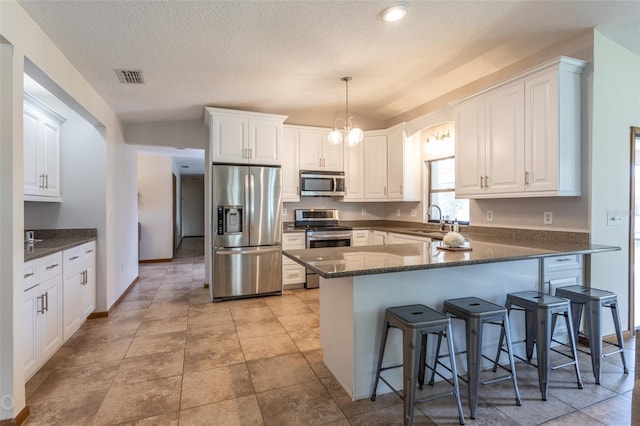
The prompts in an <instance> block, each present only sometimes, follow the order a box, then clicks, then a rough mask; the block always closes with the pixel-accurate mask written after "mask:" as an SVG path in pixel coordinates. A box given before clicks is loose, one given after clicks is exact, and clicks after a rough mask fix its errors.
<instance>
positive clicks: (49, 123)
mask: <svg viewBox="0 0 640 426" xmlns="http://www.w3.org/2000/svg"><path fill="white" fill-rule="evenodd" d="M63 121H64V119H63V118H62V117H60V116H59V115H57V114H56V113H55V112H53V111H51V110H50V109H49V108H47V107H46V106H44V105H42V104H40V103H39V102H38V101H37V100H35V99H34V98H32V97H31V96H30V95H28V94H26V93H25V94H24V114H23V144H24V199H25V200H26V201H53V202H59V201H60V126H61V123H62V122H63Z"/></svg>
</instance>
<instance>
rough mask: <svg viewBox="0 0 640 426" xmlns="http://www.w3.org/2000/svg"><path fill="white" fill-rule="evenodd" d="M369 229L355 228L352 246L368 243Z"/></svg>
mask: <svg viewBox="0 0 640 426" xmlns="http://www.w3.org/2000/svg"><path fill="white" fill-rule="evenodd" d="M369 244H370V243H369V230H368V229H364V230H363V229H357V230H355V231H353V242H352V245H354V246H367V245H369Z"/></svg>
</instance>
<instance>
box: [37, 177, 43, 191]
mask: <svg viewBox="0 0 640 426" xmlns="http://www.w3.org/2000/svg"><path fill="white" fill-rule="evenodd" d="M38 179H39V180H40V185H38V186H39V187H40V189H44V175H40V176H38Z"/></svg>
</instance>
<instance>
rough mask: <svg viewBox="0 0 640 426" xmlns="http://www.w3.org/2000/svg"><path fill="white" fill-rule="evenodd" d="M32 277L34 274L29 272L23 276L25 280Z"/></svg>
mask: <svg viewBox="0 0 640 426" xmlns="http://www.w3.org/2000/svg"><path fill="white" fill-rule="evenodd" d="M34 275H35V274H34V273H33V272H30V273H28V274H24V277H25V278H29V277H32V276H34Z"/></svg>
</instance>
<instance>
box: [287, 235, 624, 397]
mask: <svg viewBox="0 0 640 426" xmlns="http://www.w3.org/2000/svg"><path fill="white" fill-rule="evenodd" d="M441 244H442V242H440V241H438V242H435V241H434V242H425V243H414V244H398V245H382V246H364V247H334V248H327V249H307V250H288V251H285V252H284V253H285V254H286V255H287V256H288V257H290V258H291V259H293V260H295V261H296V262H298V263H300V264H302V265H304V266H305V267H307V268H310V269H312V270H313V271H315V272H316V273H318V275H320V277H321V279H320V342H321V344H322V348H323V353H324V355H323V356H324V358H323V360H324V363H325V364H326V366H327V367H328V368H329V370H331V372H332V373H333V374H334V376H335V377H336V378H337V380H338V381H339V382H340V383H341V384H342V386H343V387H344V388H345V390H346V391H347V393H348V394H349V395H350V396H351V398H352V399H354V400H358V399H364V398H368V397H369V395H370V393H371V387H372V385H373V377H374V373H375V366H376V361H377V353H378V345H379V341H380V336H381V333H382V319H383V316H384V310H385V309H386V308H388V307H391V306H399V305H408V304H414V303H421V304H425V305H427V306H430V307H433V308H435V309H438V310H439V309H441V308H442V304H443V301H444V300H446V299H450V298H456V297H469V296H475V297H480V298H483V299H486V300H489V301H491V302H494V303H498V304H500V305H502V304H504V301H505V297H506V294H507V293H511V292H515V291H525V290H545V291H548V289H549V288H548V287H549V286H545V284H544V268H545V260H549V259H553V258H556V257H559V256H577V257H579V256H583V257H584V258H585V259H584V260H585V262H586V263H587V264H588V263H589V257H590V256H591V255H592V254H595V253H605V252H612V251H617V250H620V248H619V247H615V246H605V245H596V244H590V243H579V242H548V241H547V242H540V241H536V242H531V243H524V242H518V243H517V244H516V243H513V242H509V243H508V244H505V243H503V242H500V243H497V242H492V241H480V240H473V241H471V242H467V243H466V244H467V246H468V248H469V249H470V250H468V251H447V250H443V249H442V248H438V247H439V246H440V245H441ZM603 256H606V254H603ZM588 281H589V280H588V276H587V277H586V278H585V283H586V284H585V285H588V284H589V282H588ZM600 287H603V285H600ZM554 290H555V289H554ZM511 317H512V321H511V332H512V337H513V339H514V341H515V340H521V339H522V338H523V337H524V318H523V317H522V314H517V313H513V314H512V315H511ZM495 328H496V330H495V332H494V330H489V329H487V333H486V338H485V342H486V344H487V347H489V346H491V347H492V348H493V349H492V350H493V351H495V340H497V336H498V330H497V329H498V328H497V327H495ZM453 338H454V342H463V341H464V334H463V329H462V327H461V325H460V324H457V323H456V322H454V336H453ZM389 339H390V342H392V343H391V344H389V345H388V346H387V352H386V355H385V363H386V362H387V360H389V363H390V364H393V363H396V362H397V363H399V362H401V359H402V357H401V355H402V354H401V347H402V346H401V343H400V333H390V335H389ZM518 346H522V345H518ZM456 349H457V350H458V351H459V350H461V348H456ZM515 350H516V351H517V352H520V353H521V350H522V348H518V347H516V348H515ZM460 366H461V367H462V368H460V369H461V370H463V371H464V370H466V363H465V362H464V360H463V359H462V358H460ZM392 373H395V375H393V374H392ZM387 377H388V379H390V381H391V382H392V383H393V384H394V385H397V386H399V387H401V383H402V380H401V371H400V370H399V369H398V370H396V371H394V372H389V375H388V376H387ZM389 391H390V390H389V388H387V387H386V386H384V387H383V386H380V387H379V389H378V394H381V393H385V392H389Z"/></svg>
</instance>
